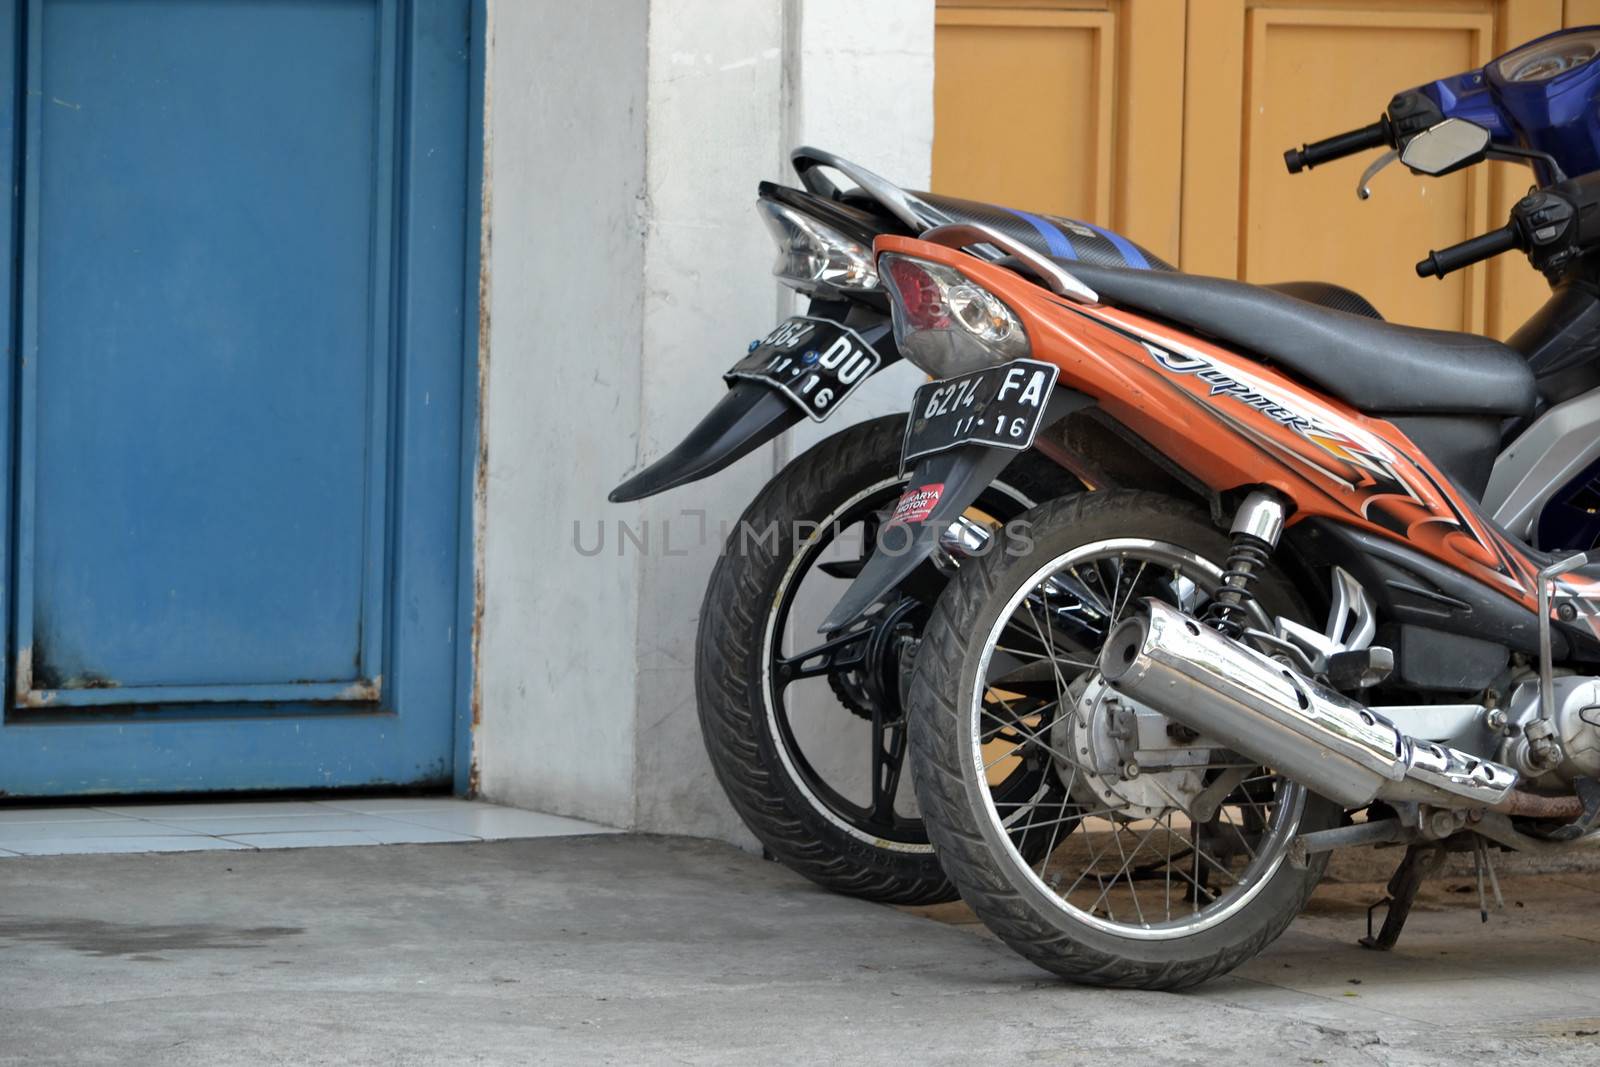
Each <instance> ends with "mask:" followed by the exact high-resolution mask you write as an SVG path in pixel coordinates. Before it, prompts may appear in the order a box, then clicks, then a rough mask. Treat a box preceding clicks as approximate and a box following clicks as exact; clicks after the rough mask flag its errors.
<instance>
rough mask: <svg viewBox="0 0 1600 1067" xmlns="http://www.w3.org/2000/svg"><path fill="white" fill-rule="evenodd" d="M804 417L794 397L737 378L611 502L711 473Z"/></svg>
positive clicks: (613, 494)
mask: <svg viewBox="0 0 1600 1067" xmlns="http://www.w3.org/2000/svg"><path fill="white" fill-rule="evenodd" d="M803 417H804V416H803V415H802V414H801V412H800V409H799V408H797V407H796V406H795V405H794V404H793V403H792V402H791V401H789V400H788V399H787V398H785V397H784V396H783V395H782V394H780V393H778V392H777V391H775V390H774V389H772V388H771V387H770V386H766V385H762V384H760V383H759V382H752V381H740V382H734V383H733V385H732V387H731V388H729V390H728V391H727V392H726V393H725V394H723V397H722V399H721V400H719V401H717V403H716V406H715V407H713V408H712V409H711V410H710V411H708V412H707V413H706V416H705V418H703V419H701V420H700V422H699V424H698V425H696V426H695V428H694V429H692V430H690V431H689V436H687V437H685V438H684V439H683V440H682V441H681V442H679V443H678V446H677V447H676V448H674V449H673V450H672V451H671V452H668V453H667V454H666V455H664V456H662V457H661V458H660V459H658V460H656V461H655V462H654V463H652V464H650V465H649V466H648V467H646V468H645V469H644V470H642V471H640V472H639V473H637V474H635V475H633V476H632V477H630V478H628V479H627V480H626V481H624V482H623V483H622V484H621V485H619V486H617V487H616V488H615V489H613V490H611V495H610V497H609V499H610V501H611V502H612V503H613V504H621V503H625V502H627V501H630V500H643V499H644V498H645V497H647V496H655V495H656V494H657V493H662V492H665V491H666V490H668V489H673V488H676V487H677V486H680V485H685V484H687V483H689V482H694V481H699V480H700V479H701V478H706V477H709V476H710V475H713V474H715V473H717V472H718V471H720V470H721V469H722V468H724V467H726V466H728V465H729V464H730V463H733V462H734V461H736V460H739V459H741V458H743V457H744V456H746V455H748V454H750V453H751V452H752V451H754V450H755V449H757V448H760V447H761V446H762V445H764V444H766V443H767V442H768V441H771V440H772V439H773V438H775V437H777V436H778V435H779V434H780V433H782V432H783V431H785V430H787V429H788V428H789V427H791V426H793V425H794V424H795V423H797V422H799V421H800V420H801V418H803Z"/></svg>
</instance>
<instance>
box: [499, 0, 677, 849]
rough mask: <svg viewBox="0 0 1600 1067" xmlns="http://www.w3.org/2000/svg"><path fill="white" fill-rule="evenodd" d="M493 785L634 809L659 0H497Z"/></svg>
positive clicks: (552, 800) (604, 815) (566, 807)
mask: <svg viewBox="0 0 1600 1067" xmlns="http://www.w3.org/2000/svg"><path fill="white" fill-rule="evenodd" d="M489 14H490V20H489V27H490V40H489V45H488V49H487V51H488V67H489V84H488V88H487V93H486V97H487V103H486V108H487V110H488V116H487V126H488V129H487V134H488V144H487V147H486V151H485V170H486V171H487V173H488V175H489V181H488V182H487V183H486V195H487V196H488V198H489V202H488V208H487V211H488V218H487V220H486V222H487V226H488V230H489V241H490V253H489V256H488V267H489V273H488V293H487V304H488V308H489V316H490V327H489V345H488V348H489V352H488V358H487V367H486V368H485V371H486V373H485V375H484V382H483V391H484V405H483V419H484V422H483V434H484V438H485V442H484V448H485V455H486V468H485V469H486V473H487V477H486V478H484V479H483V480H482V485H481V490H480V492H481V493H482V496H483V499H482V500H481V501H480V502H479V516H480V519H479V543H480V549H479V553H480V555H479V567H480V569H481V587H482V593H481V608H482V612H483V615H482V621H481V624H480V629H479V648H478V657H477V659H478V669H477V674H476V683H477V686H478V700H477V704H478V707H479V719H480V721H479V723H478V725H477V727H476V728H475V732H474V750H475V755H476V760H477V764H478V771H479V778H480V783H481V790H482V792H483V794H484V795H485V796H488V797H491V798H493V799H495V800H500V801H505V802H508V803H513V804H519V805H524V806H527V807H534V808H540V809H543V810H546V811H556V812H561V813H566V814H573V815H582V816H585V817H588V818H593V819H599V820H601V821H603V822H607V823H612V824H615V825H624V826H625V825H629V824H630V823H631V821H632V819H633V751H634V748H633V746H634V721H633V708H634V706H635V703H636V697H637V678H636V670H635V654H634V633H635V628H636V623H637V619H638V601H639V581H638V573H637V568H636V563H635V561H633V560H631V559H619V558H618V557H617V555H616V551H615V549H616V546H615V544H614V540H615V539H614V537H611V536H609V534H610V533H611V532H612V531H607V532H608V537H607V540H606V544H605V551H604V552H603V553H602V554H600V555H598V556H594V557H592V558H586V557H584V556H582V555H580V554H579V553H578V552H577V551H576V550H575V549H574V548H573V547H572V539H573V529H572V524H573V522H574V521H575V520H581V521H582V522H583V524H584V527H585V529H586V530H587V531H588V533H587V534H586V538H587V540H586V543H587V544H590V545H592V544H593V543H594V541H593V527H594V522H595V520H596V519H599V518H601V517H605V516H606V509H605V508H604V506H603V502H604V500H605V492H606V490H607V489H608V488H610V486H611V485H613V484H615V482H616V480H617V477H618V475H620V474H621V473H622V472H623V471H625V470H627V469H628V468H629V467H630V466H632V465H633V461H634V454H635V449H636V439H637V436H638V429H639V413H640V385H641V383H640V376H639V361H640V353H641V351H642V349H643V340H642V337H643V334H642V331H643V320H642V317H641V310H642V308H643V303H644V301H643V288H644V241H643V227H642V222H641V220H642V217H643V204H644V195H645V99H646V84H645V33H646V25H647V14H648V9H647V4H646V2H645V0H613V2H607V3H604V4H588V3H566V2H562V0H490V6H489Z"/></svg>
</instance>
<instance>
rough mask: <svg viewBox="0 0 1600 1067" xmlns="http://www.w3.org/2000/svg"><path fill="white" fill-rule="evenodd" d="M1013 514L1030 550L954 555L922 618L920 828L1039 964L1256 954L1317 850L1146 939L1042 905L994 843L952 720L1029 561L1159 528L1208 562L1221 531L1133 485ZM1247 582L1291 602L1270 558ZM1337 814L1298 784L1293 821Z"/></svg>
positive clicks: (1293, 608) (1169, 984) (1294, 603)
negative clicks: (1222, 912)
mask: <svg viewBox="0 0 1600 1067" xmlns="http://www.w3.org/2000/svg"><path fill="white" fill-rule="evenodd" d="M1022 521H1023V522H1031V524H1032V526H1031V536H1032V538H1033V539H1034V541H1035V545H1034V547H1033V549H1032V551H1031V553H1029V554H1027V555H1022V554H1020V553H1009V554H1008V553H1007V552H1002V551H996V552H991V553H990V554H989V555H988V556H986V557H985V558H984V559H982V560H979V561H975V562H974V564H973V565H970V566H964V567H962V568H961V571H960V573H959V574H957V575H956V577H955V578H954V579H953V580H952V581H951V583H950V585H949V587H948V588H947V589H946V591H945V594H944V596H943V597H942V598H941V600H940V602H939V605H938V607H937V608H936V609H935V611H934V613H933V616H932V617H931V618H930V620H929V622H928V625H927V627H926V629H925V632H924V639H923V642H922V646H921V649H920V650H919V651H918V654H917V658H916V661H915V666H914V669H913V677H912V681H911V692H910V697H909V704H910V707H909V713H910V715H911V723H910V730H911V738H910V744H911V761H912V775H913V779H914V781H915V784H916V789H917V797H918V801H919V803H920V806H921V810H922V812H923V817H924V820H925V822H926V825H927V828H928V832H929V835H930V837H931V838H932V840H933V842H934V845H935V847H936V849H937V851H938V853H939V857H940V860H941V862H942V863H943V865H944V869H945V870H946V871H947V872H948V874H949V876H950V877H951V879H952V880H953V881H954V882H955V883H956V885H957V886H958V887H959V889H960V891H961V896H962V897H963V898H964V899H965V900H966V902H967V903H968V904H969V905H970V906H971V907H972V909H973V911H974V912H976V913H977V915H978V917H979V918H980V919H982V920H983V922H984V923H985V925H987V926H988V927H989V929H990V930H992V931H994V933H995V934H996V935H998V936H999V937H1000V938H1001V939H1002V940H1003V941H1005V942H1006V943H1007V944H1009V945H1010V946H1011V947H1012V948H1014V949H1016V950H1017V951H1018V952H1019V953H1021V954H1022V955H1023V956H1025V957H1027V958H1028V959H1029V960H1031V961H1033V962H1034V963H1035V964H1037V965H1039V966H1040V967H1042V968H1044V969H1045V970H1048V971H1052V972H1054V973H1056V974H1058V975H1061V976H1062V977H1065V978H1067V979H1070V980H1072V981H1074V982H1081V983H1085V984H1092V985H1106V986H1127V987H1137V988H1142V989H1180V988H1184V987H1187V986H1193V985H1196V984H1198V983H1200V982H1204V981H1206V980H1207V979H1209V978H1211V977H1213V976H1215V975H1218V974H1221V973H1223V972H1225V971H1227V970H1229V969H1231V968H1233V967H1235V966H1237V965H1238V964H1240V963H1242V962H1243V961H1245V960H1247V959H1249V958H1250V957H1252V956H1254V955H1256V954H1257V953H1259V952H1260V951H1261V950H1262V949H1264V948H1265V947H1266V946H1267V945H1268V944H1269V943H1271V942H1272V940H1273V939H1275V938H1276V937H1278V935H1280V934H1281V933H1282V932H1283V931H1284V929H1285V928H1287V927H1288V925H1289V923H1290V922H1291V921H1292V920H1293V919H1294V917H1295V916H1296V915H1297V914H1299V912H1300V910H1301V909H1302V908H1303V907H1304V905H1305V902H1306V900H1307V899H1308V898H1309V897H1310V895H1311V892H1312V890H1313V889H1315V888H1316V885H1317V882H1318V881H1319V880H1320V878H1321V876H1322V872H1323V870H1324V869H1325V867H1326V864H1327V857H1326V855H1325V854H1324V855H1321V856H1318V857H1314V858H1313V859H1312V861H1311V863H1310V864H1309V865H1308V866H1305V867H1297V866H1295V865H1294V864H1293V863H1291V862H1290V861H1289V860H1287V859H1285V860H1283V861H1282V862H1281V863H1280V865H1279V866H1278V868H1277V869H1276V871H1275V872H1274V873H1272V874H1271V875H1270V876H1268V877H1267V878H1266V880H1265V881H1264V883H1263V884H1262V886H1261V888H1260V889H1259V890H1258V891H1257V892H1256V895H1255V896H1254V897H1253V898H1250V899H1249V900H1248V901H1247V902H1246V903H1245V904H1244V905H1243V906H1242V907H1240V908H1239V909H1238V910H1237V911H1236V912H1234V913H1233V914H1230V915H1227V916H1226V917H1225V918H1223V919H1222V921H1220V922H1218V923H1216V924H1215V925H1213V926H1211V927H1209V928H1206V929H1202V930H1199V931H1197V932H1195V933H1192V934H1184V935H1182V936H1181V937H1176V938H1172V939H1168V940H1160V941H1152V940H1137V939H1135V938H1132V937H1127V936H1120V935H1118V934H1116V933H1113V932H1110V931H1108V930H1105V929H1101V928H1097V927H1095V926H1092V925H1090V924H1088V923H1086V922H1084V921H1082V920H1081V919H1080V918H1079V917H1078V916H1077V915H1074V914H1069V913H1068V912H1067V911H1066V910H1064V909H1062V908H1061V907H1058V906H1055V905H1054V904H1053V903H1052V901H1053V900H1054V898H1052V897H1048V896H1047V895H1046V894H1045V892H1044V890H1043V887H1042V885H1039V886H1036V885H1034V884H1032V883H1031V881H1030V879H1029V878H1028V877H1027V876H1026V874H1025V873H1024V872H1021V871H1019V870H1017V866H1016V863H1015V861H1014V859H1010V858H1008V857H1007V856H1006V854H1005V853H1004V850H1003V849H997V848H996V847H995V846H996V834H995V831H994V829H993V827H992V825H991V824H990V822H989V820H988V819H987V818H986V817H985V816H984V814H983V810H982V804H983V800H982V795H981V794H982V790H981V789H979V788H975V787H973V786H972V785H971V784H970V782H969V776H968V775H966V774H964V773H963V770H962V768H963V754H962V750H963V747H967V748H970V737H969V733H970V730H969V729H968V728H965V727H964V726H963V721H964V720H965V719H966V718H967V717H970V709H969V708H968V701H967V696H966V694H969V693H972V692H974V691H975V688H976V686H977V683H978V677H977V671H978V669H979V661H980V658H981V653H982V649H983V646H984V644H985V641H986V637H985V635H987V634H989V633H990V631H991V629H992V628H993V627H994V626H995V625H996V623H997V621H998V620H999V618H1000V616H1001V613H1002V612H1003V611H1005V610H1006V605H1007V604H1008V602H1009V600H1010V597H1011V595H1012V594H1014V593H1015V592H1017V591H1018V590H1019V589H1020V587H1021V585H1022V584H1023V583H1027V582H1029V580H1030V576H1031V575H1032V574H1033V573H1034V572H1035V571H1036V570H1037V569H1038V568H1039V567H1040V566H1043V565H1045V564H1047V563H1048V562H1049V561H1050V560H1052V559H1054V558H1056V557H1057V556H1058V555H1059V554H1062V553H1065V552H1069V551H1072V550H1074V549H1076V548H1080V547H1082V546H1087V545H1091V544H1093V543H1094V542H1096V541H1099V540H1102V539H1110V538H1123V537H1133V538H1151V539H1157V540H1161V541H1165V542H1169V543H1171V544H1173V545H1176V546H1180V547H1182V548H1185V549H1187V550H1188V551H1190V552H1193V553H1197V554H1199V555H1200V556H1201V557H1202V558H1204V559H1207V560H1210V561H1212V562H1214V563H1217V564H1220V563H1221V561H1222V560H1224V559H1225V558H1226V556H1227V550H1228V545H1229V540H1228V538H1227V537H1226V536H1225V535H1224V534H1223V533H1221V532H1220V531H1218V530H1217V529H1216V528H1215V527H1214V526H1213V525H1212V523H1211V522H1210V519H1209V517H1208V515H1207V514H1206V512H1205V511H1203V510H1202V509H1200V508H1199V507H1196V506H1194V505H1192V504H1188V503H1184V502H1180V501H1177V500H1174V499H1172V498H1169V497H1165V496H1161V495H1159V494H1155V493H1148V492H1139V491H1125V490H1111V491H1106V492H1102V493H1095V494H1092V495H1089V494H1081V495H1077V496H1071V497H1067V498H1064V499H1060V500H1055V501H1052V502H1050V503H1047V504H1044V505H1042V506H1040V507H1038V508H1035V509H1034V510H1032V511H1031V512H1029V513H1028V514H1027V515H1025V516H1023V520H1022ZM1257 592H1258V594H1259V596H1260V599H1261V601H1262V603H1263V605H1264V606H1265V607H1266V608H1267V610H1268V611H1270V612H1273V613H1274V614H1291V613H1293V614H1291V617H1295V616H1296V615H1302V614H1303V609H1301V608H1299V607H1298V600H1297V599H1296V598H1295V597H1294V594H1293V591H1292V589H1290V588H1289V586H1288V585H1287V583H1286V582H1284V581H1283V579H1282V578H1281V576H1280V575H1277V574H1272V573H1270V572H1269V575H1268V576H1267V580H1266V581H1263V582H1262V583H1260V584H1259V585H1258V587H1257ZM1340 817H1341V812H1340V809H1339V808H1338V806H1337V805H1334V804H1332V803H1331V802H1329V801H1327V800H1324V799H1322V798H1319V797H1316V796H1313V795H1309V794H1308V795H1307V796H1306V800H1305V806H1304V808H1303V809H1302V815H1301V820H1300V824H1299V825H1300V827H1301V828H1302V829H1305V830H1309V829H1321V828H1326V827H1330V826H1336V825H1338V824H1339V819H1340ZM1112 884H1113V885H1114V884H1115V880H1114V876H1113V883H1112ZM1129 886H1130V888H1131V887H1132V881H1131V878H1130V882H1129ZM1169 892H1170V890H1169ZM1102 895H1103V893H1102ZM1141 918H1142V915H1141Z"/></svg>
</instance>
